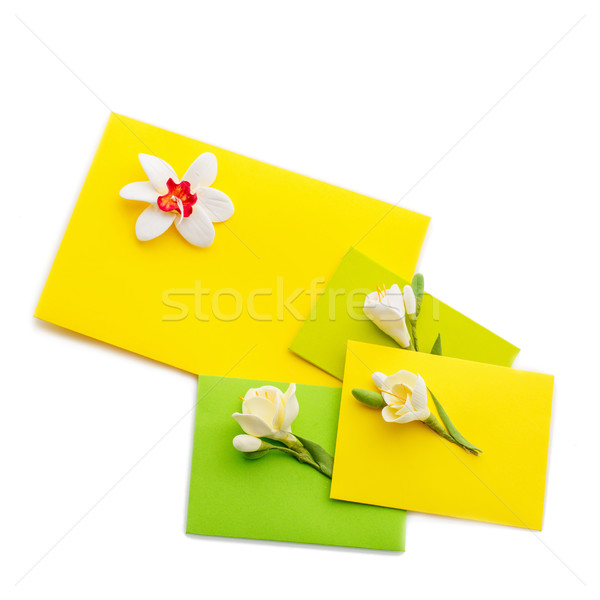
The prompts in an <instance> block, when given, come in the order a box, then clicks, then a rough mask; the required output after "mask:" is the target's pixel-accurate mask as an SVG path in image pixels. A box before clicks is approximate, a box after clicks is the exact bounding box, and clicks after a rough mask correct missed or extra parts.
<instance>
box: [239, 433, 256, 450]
mask: <svg viewBox="0 0 600 600" xmlns="http://www.w3.org/2000/svg"><path fill="white" fill-rule="evenodd" d="M261 445H262V441H261V440H259V439H258V438H257V437H254V436H253V435H245V434H242V435H236V436H235V437H234V438H233V447H234V448H235V449H236V450H239V451H240V452H256V451H257V450H258V449H259V448H260V447H261Z"/></svg>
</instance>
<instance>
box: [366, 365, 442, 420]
mask: <svg viewBox="0 0 600 600" xmlns="http://www.w3.org/2000/svg"><path fill="white" fill-rule="evenodd" d="M373 382H374V383H375V385H376V386H377V387H378V388H379V390H380V391H381V395H382V396H383V399H384V400H385V402H386V404H387V406H385V407H384V408H383V410H382V416H383V418H384V419H385V420H386V421H388V422H390V423H410V422H411V421H425V420H426V419H427V418H428V417H429V415H431V411H430V410H429V408H428V407H427V385H426V384H425V380H424V379H423V378H422V377H421V376H420V375H415V374H414V373H411V372H410V371H398V372H397V373H395V374H394V375H389V376H386V375H384V374H383V373H374V374H373Z"/></svg>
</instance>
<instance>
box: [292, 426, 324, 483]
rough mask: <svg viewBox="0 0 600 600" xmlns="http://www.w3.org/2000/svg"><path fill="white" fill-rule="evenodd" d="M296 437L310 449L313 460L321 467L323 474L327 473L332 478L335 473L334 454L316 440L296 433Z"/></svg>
mask: <svg viewBox="0 0 600 600" xmlns="http://www.w3.org/2000/svg"><path fill="white" fill-rule="evenodd" d="M294 436H295V437H296V439H298V441H299V442H300V443H301V444H302V445H303V446H304V447H305V448H306V450H308V452H309V453H310V455H311V456H312V457H313V460H314V461H315V462H316V463H317V464H318V465H319V467H320V468H321V472H322V473H323V475H326V476H327V477H329V478H330V479H331V475H332V473H333V456H331V454H329V452H327V450H325V449H324V448H323V447H322V446H319V444H317V443H316V442H313V441H311V440H307V439H306V438H303V437H300V436H299V435H298V434H296V433H295V434H294Z"/></svg>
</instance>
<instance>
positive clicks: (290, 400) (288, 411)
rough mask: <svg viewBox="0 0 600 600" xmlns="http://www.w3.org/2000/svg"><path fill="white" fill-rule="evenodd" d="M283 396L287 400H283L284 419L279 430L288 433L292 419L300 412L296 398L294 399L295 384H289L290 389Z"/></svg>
mask: <svg viewBox="0 0 600 600" xmlns="http://www.w3.org/2000/svg"><path fill="white" fill-rule="evenodd" d="M292 386H293V387H292ZM285 396H287V398H286V399H285V418H284V419H283V424H282V425H281V429H283V430H284V431H290V430H291V426H292V423H293V421H294V419H295V418H296V417H297V416H298V413H299V412H300V405H299V404H298V398H296V384H295V383H292V384H290V387H289V388H288V389H287V392H286V393H285ZM285 396H284V397H285Z"/></svg>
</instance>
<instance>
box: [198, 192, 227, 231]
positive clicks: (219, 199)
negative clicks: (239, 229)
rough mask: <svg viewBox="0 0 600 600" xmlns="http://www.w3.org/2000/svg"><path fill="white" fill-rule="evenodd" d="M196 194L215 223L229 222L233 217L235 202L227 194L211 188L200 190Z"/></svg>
mask: <svg viewBox="0 0 600 600" xmlns="http://www.w3.org/2000/svg"><path fill="white" fill-rule="evenodd" d="M195 193H196V194H198V202H200V203H201V204H202V207H203V208H204V210H206V212H207V213H208V216H209V217H210V220H211V221H212V222H213V223H220V222H221V221H227V219H229V217H231V215H233V210H234V209H233V202H232V201H231V199H230V198H229V196H228V195H227V194H224V193H223V192H221V191H219V190H215V189H214V188H209V187H201V188H198V189H197V190H196V192H195Z"/></svg>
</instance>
